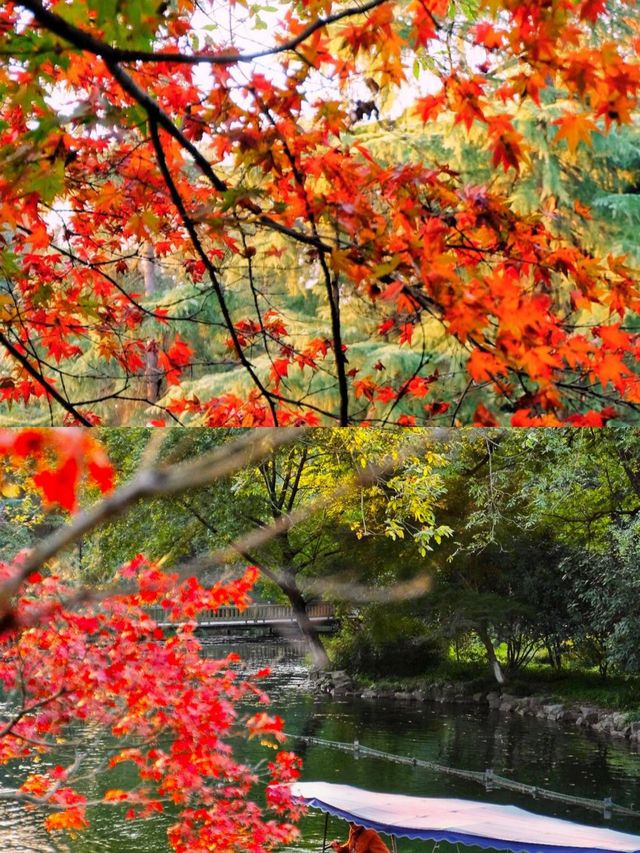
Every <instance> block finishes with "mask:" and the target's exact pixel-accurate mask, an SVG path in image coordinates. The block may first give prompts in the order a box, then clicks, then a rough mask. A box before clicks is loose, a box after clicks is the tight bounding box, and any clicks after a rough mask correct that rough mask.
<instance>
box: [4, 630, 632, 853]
mask: <svg viewBox="0 0 640 853" xmlns="http://www.w3.org/2000/svg"><path fill="white" fill-rule="evenodd" d="M207 650H208V652H209V653H211V654H212V655H215V656H219V655H222V654H223V653H226V652H227V651H231V650H234V651H238V652H239V653H240V654H241V655H242V656H243V657H244V658H245V660H247V661H248V665H249V666H250V667H253V666H255V667H256V668H258V667H262V666H264V665H265V663H269V664H271V666H272V669H273V673H272V675H271V676H270V678H269V680H268V684H267V687H268V690H269V693H270V694H271V696H272V699H273V706H274V708H275V710H277V711H278V713H280V714H281V715H282V716H283V717H284V719H285V722H286V729H287V731H290V732H292V733H305V734H308V735H314V736H316V737H321V738H326V739H328V740H337V741H347V742H351V741H353V740H354V739H357V740H359V741H360V743H361V744H363V745H366V746H372V747H375V748H377V749H383V750H385V751H387V752H392V753H397V754H399V755H410V756H415V757H417V758H424V759H431V760H433V761H437V762H439V763H442V764H448V765H451V766H455V767H461V768H465V769H469V770H484V769H486V768H492V769H493V770H494V771H495V772H496V773H499V774H501V775H504V776H511V777H513V778H514V779H517V780H519V781H523V782H527V783H529V784H533V785H539V786H544V787H549V788H553V789H554V790H559V791H565V792H568V793H574V794H576V795H578V796H585V797H594V798H598V799H599V798H604V797H612V798H613V800H614V801H615V802H616V803H620V804H624V805H628V806H632V807H635V808H638V809H639V810H640V756H639V755H638V754H637V752H634V751H632V750H631V749H630V748H629V746H628V745H627V744H626V743H625V742H617V741H613V740H609V739H605V738H602V737H598V736H595V735H592V734H587V733H584V732H581V731H576V730H573V729H571V728H564V727H561V726H558V725H555V724H551V723H544V722H542V721H539V720H533V719H531V718H521V717H515V718H509V717H501V716H499V715H498V714H491V713H489V712H488V711H484V710H481V709H476V708H466V707H463V706H459V707H456V706H442V705H433V704H430V703H427V704H424V705H416V704H403V703H398V702H393V701H391V702H389V701H386V702H383V701H365V700H361V699H349V700H346V701H334V700H332V699H330V698H327V699H324V698H322V699H318V698H315V697H313V696H312V695H311V694H310V693H309V692H308V690H307V674H306V671H305V669H304V666H303V665H302V662H301V660H300V658H299V656H298V654H297V652H296V650H295V649H291V648H290V647H287V646H284V645H282V644H280V643H278V642H276V641H274V642H264V641H260V642H259V643H247V642H244V643H242V644H241V645H238V646H234V647H233V648H232V647H231V646H230V645H229V643H228V642H227V643H225V644H224V645H219V644H217V643H214V642H212V641H209V642H208V644H207ZM295 745H296V744H295V742H294V743H293V746H295ZM107 751H108V744H107V743H106V742H105V743H102V744H98V745H97V746H96V748H95V749H94V751H93V753H92V754H91V755H90V756H89V758H88V759H87V764H90V765H91V766H92V767H93V768H94V770H95V775H94V777H93V778H92V779H90V780H88V782H87V783H86V791H87V793H88V794H89V796H91V794H92V793H94V794H96V793H98V792H99V791H100V789H101V787H102V785H103V784H105V780H104V773H103V771H101V770H99V765H100V762H101V761H103V760H104V758H105V756H106V755H107ZM301 754H302V755H303V758H304V773H303V779H305V780H324V781H329V782H341V783H344V784H350V785H356V786H360V787H363V788H368V789H370V790H376V791H390V792H397V793H404V794H413V795H417V796H444V797H451V796H455V797H463V798H468V799H481V800H484V801H489V802H494V803H508V802H510V803H513V804H515V805H520V806H522V807H524V808H528V809H530V810H531V811H536V812H539V813H543V814H549V815H553V816H557V817H564V818H569V819H572V820H575V821H578V822H583V823H591V824H599V825H607V826H610V827H611V828H615V829H623V830H626V831H628V832H633V833H637V834H640V821H636V820H633V819H627V820H625V819H622V818H615V819H614V820H613V821H606V822H605V821H604V820H603V819H602V818H601V816H600V815H598V814H596V813H594V812H591V811H584V810H582V809H579V808H571V807H568V806H564V805H561V804H557V803H552V802H548V801H545V800H532V799H531V798H530V797H525V796H518V795H515V794H512V793H510V792H501V791H492V792H486V791H485V790H484V788H483V787H482V786H480V785H477V784H475V783H473V782H467V781H465V780H461V779H456V778H453V777H450V776H441V775H435V774H433V773H431V772H430V771H427V770H424V769H421V768H416V767H410V766H409V767H407V766H403V765H395V764H391V763H388V762H385V761H382V760H380V759H373V758H366V757H360V758H355V757H354V756H353V755H350V754H348V753H342V752H339V751H335V750H328V749H325V748H322V747H319V746H309V747H307V748H304V749H303V752H302V753H301ZM42 766H44V763H43V765H39V766H35V765H33V764H30V763H24V764H23V765H22V766H18V767H16V768H15V772H16V773H19V774H20V776H21V777H22V778H24V775H26V773H28V772H31V771H34V770H38V769H40V768H41V767H42ZM120 772H121V774H123V775H122V776H121V777H120V779H118V780H114V779H113V777H111V778H110V779H109V782H108V787H126V781H127V779H126V769H123V770H121V771H120ZM7 782H10V778H7V776H5V777H4V779H2V778H1V777H0V784H2V783H7ZM116 782H117V784H116ZM165 821H166V818H162V817H160V818H154V819H153V820H152V821H132V822H125V821H124V820H121V819H120V816H119V815H118V813H117V812H116V810H114V809H107V808H98V809H95V810H94V811H93V813H92V815H91V828H90V829H89V830H88V831H87V832H84V833H82V834H81V835H78V837H77V838H75V839H72V840H70V841H69V840H67V841H64V842H62V841H55V840H53V839H52V838H51V836H47V834H46V833H45V832H44V831H43V830H42V829H41V816H37V815H35V814H29V813H27V812H25V810H24V809H23V808H22V806H16V807H12V806H8V805H6V804H3V805H2V807H1V808H0V849H2V850H6V851H20V853H30V852H31V851H34V853H35V851H37V853H54V851H60V853H67V851H73V853H125V851H126V853H156V852H157V853H165V851H167V850H168V846H167V844H166V840H165V830H166V822H165ZM301 829H302V839H301V840H300V841H299V842H297V844H296V845H295V846H292V847H288V848H286V853H311V852H312V851H313V853H315V851H319V850H320V849H321V847H322V835H323V829H324V817H323V816H320V815H317V814H311V813H310V814H309V816H308V817H306V818H305V820H304V821H303V823H302V825H301ZM345 830H346V824H344V823H343V822H341V821H339V820H337V819H335V818H331V820H330V826H329V838H330V839H333V838H335V837H344V836H345ZM398 847H399V851H400V853H427V851H428V850H429V851H430V849H431V845H428V844H425V843H421V842H409V841H404V840H401V841H400V842H399V845H398ZM440 850H441V851H443V850H444V845H441V847H440Z"/></svg>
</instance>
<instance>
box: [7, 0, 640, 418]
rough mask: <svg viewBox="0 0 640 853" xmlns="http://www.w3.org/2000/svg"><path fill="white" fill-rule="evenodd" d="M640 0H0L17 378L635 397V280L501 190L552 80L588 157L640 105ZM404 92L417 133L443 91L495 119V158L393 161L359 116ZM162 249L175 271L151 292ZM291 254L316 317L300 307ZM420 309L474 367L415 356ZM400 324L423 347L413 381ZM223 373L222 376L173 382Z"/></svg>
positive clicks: (615, 412)
mask: <svg viewBox="0 0 640 853" xmlns="http://www.w3.org/2000/svg"><path fill="white" fill-rule="evenodd" d="M636 7H637V4H636V2H635V0H524V2H522V1H521V0H477V2H473V3H463V2H459V0H452V2H450V0H408V2H404V1H403V2H401V0H369V2H367V3H364V4H360V5H355V4H354V5H351V4H349V3H348V2H342V3H340V2H334V0H299V2H291V3H286V4H283V5H280V6H278V7H277V8H276V7H268V6H267V7H263V6H260V5H259V4H256V3H252V2H240V0H238V2H229V3H224V2H211V0H205V2H204V3H195V2H193V0H170V2H163V3H158V2H157V0H132V2H128V3H126V4H118V3H116V2H105V0H70V2H47V3H42V2H40V0H22V2H5V3H3V5H2V10H1V13H0V14H1V18H0V26H1V27H2V32H3V50H2V56H3V65H2V71H0V87H1V91H2V106H1V107H0V120H1V124H0V186H1V187H2V221H3V230H2V236H1V237H0V239H1V240H2V243H3V246H2V256H1V263H2V270H3V278H4V281H5V283H4V286H3V293H2V295H1V300H2V304H1V312H2V316H1V320H2V330H1V331H0V344H2V346H3V347H4V350H5V355H6V364H7V369H6V375H4V376H3V377H2V378H1V381H0V386H1V388H0V393H1V394H2V396H3V398H4V399H5V400H6V401H12V402H13V403H21V402H23V403H26V404H29V403H30V402H31V403H33V402H34V398H38V397H39V398H43V397H44V398H47V399H48V400H49V401H50V403H51V405H52V407H53V408H52V412H53V414H52V419H53V420H55V419H57V418H58V415H57V414H55V413H56V412H61V411H62V410H64V412H63V413H64V414H65V416H66V418H67V419H68V421H69V422H81V423H85V424H87V423H95V422H96V421H97V420H98V419H99V416H100V413H101V414H102V416H103V417H106V419H107V420H108V421H109V422H111V423H119V422H121V421H122V420H123V419H124V418H125V417H133V416H131V413H130V411H128V410H127V411H126V410H125V408H124V407H125V406H126V403H127V401H129V402H130V401H132V400H138V401H143V402H144V403H145V404H147V405H148V409H147V413H146V414H145V415H144V417H145V418H152V419H153V420H154V421H156V420H157V421H158V423H163V422H168V421H170V419H173V420H174V421H178V422H194V421H195V422H199V423H202V424H205V425H210V426H237V425H245V426H254V425H256V426H258V425H268V424H275V425H285V424H300V423H309V424H318V423H338V424H344V425H346V424H349V423H356V422H365V423H367V422H369V423H379V422H389V421H390V422H393V423H399V424H406V425H411V424H414V423H418V424H420V423H424V422H431V421H432V420H433V419H436V420H438V419H439V420H443V419H446V420H449V421H451V422H453V423H454V424H456V423H460V422H461V418H465V419H466V422H469V421H471V422H474V423H477V424H483V425H492V424H496V423H498V422H505V421H506V422H507V423H511V424H513V425H527V424H534V425H538V424H557V423H559V422H563V421H565V422H569V423H571V424H574V425H586V424H591V425H599V424H603V423H605V422H606V421H608V420H610V419H611V418H614V417H625V416H627V415H629V416H632V415H633V413H634V412H635V411H636V409H637V405H638V403H639V402H640V390H639V389H638V377H637V369H636V362H637V353H638V347H639V346H640V339H639V338H638V333H637V331H636V329H637V327H638V322H637V314H638V310H639V308H640V292H639V288H638V280H637V276H636V274H635V273H634V271H633V269H632V268H631V267H630V265H629V263H628V261H627V259H625V258H624V257H621V256H617V255H616V254H614V253H607V250H606V247H602V246H601V247H599V248H597V249H595V248H594V247H593V246H590V245H587V244H586V243H585V242H584V241H583V240H582V239H581V223H584V222H585V221H586V220H587V219H588V217H590V216H591V213H590V211H589V209H588V208H586V207H585V206H584V205H583V204H580V203H579V202H577V201H576V203H575V205H574V206H572V207H570V209H569V210H568V211H566V210H565V211H564V212H563V211H561V210H559V209H553V208H550V207H549V206H548V205H546V206H545V205H543V204H542V203H541V204H540V205H539V206H538V208H537V209H536V210H534V211H533V212H531V213H522V212H519V211H518V210H517V209H516V208H515V207H514V206H513V205H512V203H511V192H510V191H511V189H512V187H513V185H515V184H516V183H517V181H518V179H519V177H520V176H521V175H522V174H523V173H525V172H526V171H527V170H528V169H529V168H530V164H531V162H532V160H533V159H534V158H535V145H532V143H531V142H530V141H528V140H526V139H525V137H524V136H523V134H522V133H521V131H520V130H519V127H518V116H519V113H520V111H521V110H522V109H523V108H524V107H525V106H530V105H533V107H536V106H541V105H543V104H545V103H546V102H547V101H548V100H549V99H552V100H553V99H555V100H556V101H557V103H558V105H559V107H558V110H559V111H558V116H557V118H556V119H555V120H553V122H551V123H547V122H546V121H542V120H541V121H540V128H539V133H540V134H541V135H544V136H545V138H548V139H549V138H550V139H551V140H552V141H553V144H554V146H556V148H557V150H558V151H564V152H566V153H567V154H568V155H569V156H570V157H574V159H575V161H576V162H575V166H576V168H577V169H578V170H579V169H580V155H581V154H582V153H584V151H585V150H587V149H588V147H589V146H590V145H591V143H592V139H593V135H594V134H607V133H608V132H609V131H610V130H611V128H617V127H619V126H622V125H632V124H633V123H634V122H635V121H636V120H637V115H638V110H637V107H638V104H637V98H638V91H639V88H640V62H639V61H638V58H637V54H638V47H639V46H640V30H639V28H638V25H639V22H638V14H637V8H636ZM261 16H263V17H261ZM261 32H262V36H261ZM243 33H244V36H243ZM261 37H262V39H263V43H264V44H266V46H262V47H258V48H257V49H253V48H248V47H247V44H249V43H250V44H253V45H255V43H256V42H258V40H259V39H260V38H261ZM411 69H414V71H415V76H414V77H412V75H411ZM396 102H401V103H404V104H405V105H407V106H406V110H408V112H409V113H410V115H411V116H413V118H414V122H415V123H414V133H415V134H420V132H421V130H420V128H421V127H423V126H424V129H425V133H426V132H427V131H428V129H429V128H430V127H431V126H433V125H435V124H436V123H437V122H438V121H439V119H440V118H441V117H442V116H443V115H444V114H447V115H449V116H451V117H452V118H453V122H454V125H460V126H462V127H464V128H466V129H467V131H469V132H471V131H474V132H479V133H480V137H479V138H480V140H481V142H480V143H479V145H480V147H481V148H482V149H483V150H484V151H486V154H487V158H488V165H489V168H490V169H493V171H494V178H492V179H490V180H482V181H481V182H479V183H478V182H474V181H473V176H471V175H463V174H461V173H460V172H458V171H456V170H455V169H452V168H451V167H450V166H449V165H448V164H447V163H442V162H437V161H429V162H427V161H426V160H425V158H424V157H420V156H404V157H403V158H402V159H401V160H399V161H398V162H393V161H390V160H389V158H387V159H384V158H382V157H381V156H379V155H377V154H376V153H375V151H374V150H373V148H372V147H370V146H367V144H366V143H365V142H363V141H361V140H359V138H358V135H357V132H356V131H357V126H362V123H363V122H364V123H366V122H369V123H375V122H376V121H379V123H380V125H381V126H382V127H384V126H385V122H386V123H387V124H389V123H392V122H391V119H389V116H391V115H392V112H393V109H394V108H395V107H394V104H395V103H396ZM567 216H569V217H573V219H570V221H572V222H573V223H574V227H573V228H572V230H571V231H570V232H569V233H568V234H567V229H566V228H565V229H561V228H559V222H560V220H563V222H566V217H567ZM163 264H164V265H166V266H165V267H164V268H165V269H169V268H170V265H171V264H174V268H176V269H177V270H179V275H180V276H181V282H182V286H183V287H184V286H185V281H186V282H187V284H188V287H187V289H186V290H184V289H183V290H180V289H179V288H178V289H177V290H171V291H170V293H169V297H168V296H167V293H166V292H163V293H162V294H161V295H160V294H159V293H158V291H157V282H154V280H153V275H151V274H150V272H149V270H150V268H151V267H154V266H155V268H156V270H158V269H162V268H163ZM286 267H293V268H294V269H296V270H298V272H297V277H298V280H299V282H298V284H299V286H300V288H301V290H303V291H304V290H305V288H307V289H308V290H309V291H310V292H312V293H313V294H314V298H315V300H316V301H315V303H314V305H315V306H316V309H317V312H318V318H317V319H316V318H314V317H310V316H307V317H304V316H302V318H300V317H297V318H295V319H292V317H291V316H290V315H291V313H292V312H290V311H289V309H288V307H287V302H286V299H285V298H284V293H283V291H284V289H285V288H284V284H283V282H282V281H280V280H279V278H278V272H279V270H281V269H285V268H286ZM143 279H144V280H143ZM347 314H349V315H350V316H352V317H353V316H357V317H358V319H359V321H360V322H361V324H362V323H364V324H365V327H366V328H363V327H362V325H361V326H360V327H359V332H358V334H359V335H360V344H362V343H363V342H364V341H368V340H369V339H371V340H373V341H374V342H375V341H378V342H379V344H380V349H379V350H376V348H375V347H373V348H371V349H369V350H366V351H364V350H363V349H362V346H356V344H358V341H357V340H355V339H353V335H352V333H351V332H350V331H349V330H348V329H347V328H346V325H347V324H346V322H345V316H346V315H347ZM303 315H304V311H303ZM434 329H438V330H440V332H441V333H443V335H444V346H445V348H447V347H448V349H449V350H450V353H451V356H452V359H454V360H456V359H457V361H456V362H455V363H457V364H458V365H459V366H460V371H462V373H463V379H462V380H461V381H459V382H454V380H453V378H452V375H448V374H446V373H443V372H440V371H438V370H434V369H433V368H432V367H431V366H430V365H429V357H428V354H429V347H430V336H431V337H432V336H433V334H434V331H433V330H434ZM390 344H393V345H394V346H397V347H406V348H407V349H412V350H413V351H414V353H415V354H416V359H415V360H414V367H412V368H411V369H410V370H409V371H407V372H405V374H404V375H403V374H402V373H401V372H400V373H399V372H398V371H394V372H392V371H389V372H388V373H387V371H386V368H387V365H386V364H385V360H384V358H383V357H382V356H381V355H380V353H383V352H384V348H385V346H389V345H390ZM372 353H373V354H372ZM421 353H422V355H421ZM452 363H453V362H452ZM460 371H459V372H460ZM212 373H213V374H217V373H220V374H222V376H223V379H222V380H221V384H219V385H218V386H217V387H218V389H219V390H218V392H217V393H215V394H211V393H209V394H208V395H203V394H202V393H201V392H200V391H199V390H198V387H197V383H196V384H193V383H192V384H191V385H189V384H187V383H186V380H187V379H191V378H193V377H194V376H195V377H201V376H204V375H209V374H212ZM227 375H229V376H230V377H232V381H231V380H230V384H228V385H226V386H225V380H224V376H227ZM238 375H240V376H241V379H240V380H239V379H238ZM79 379H82V383H80V384H78V382H77V380H79ZM74 380H75V381H76V385H74ZM74 388H75V390H73V389H74ZM79 389H80V390H79ZM467 399H471V400H472V401H473V403H472V405H471V407H469V404H468V403H467ZM463 402H464V403H465V405H462V404H463ZM154 408H155V411H156V414H149V412H153V411H154ZM158 410H160V411H158ZM135 411H136V412H137V414H136V415H135V416H136V417H137V416H138V415H139V414H140V409H137V410H135ZM465 413H466V414H465Z"/></svg>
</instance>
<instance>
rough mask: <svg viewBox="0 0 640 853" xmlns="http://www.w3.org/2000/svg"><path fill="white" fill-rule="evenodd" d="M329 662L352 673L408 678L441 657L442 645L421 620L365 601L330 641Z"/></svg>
mask: <svg viewBox="0 0 640 853" xmlns="http://www.w3.org/2000/svg"><path fill="white" fill-rule="evenodd" d="M329 651H330V655H331V659H332V661H333V664H334V665H335V666H336V667H337V668H339V669H345V670H347V672H349V673H351V674H352V675H361V676H371V677H373V678H384V677H389V676H391V677H400V678H410V677H413V676H419V675H424V674H426V673H427V672H428V671H430V670H432V669H434V668H436V667H437V666H439V665H440V663H441V662H442V661H443V660H444V657H445V649H444V648H443V646H442V644H441V643H440V642H439V641H438V640H436V639H434V638H433V636H432V635H430V633H429V632H428V630H427V628H426V626H425V624H424V622H423V621H422V620H421V619H419V618H418V617H416V616H413V615H411V614H407V613H403V612H402V610H401V609H398V608H393V607H390V606H388V605H386V606H384V605H379V604H376V605H369V606H367V607H366V608H364V609H363V611H362V612H361V613H360V614H359V615H358V617H357V618H354V619H351V620H350V621H349V622H348V623H346V624H344V625H343V627H342V630H341V631H340V634H338V636H337V637H335V638H334V639H333V640H332V641H331V643H330V649H329Z"/></svg>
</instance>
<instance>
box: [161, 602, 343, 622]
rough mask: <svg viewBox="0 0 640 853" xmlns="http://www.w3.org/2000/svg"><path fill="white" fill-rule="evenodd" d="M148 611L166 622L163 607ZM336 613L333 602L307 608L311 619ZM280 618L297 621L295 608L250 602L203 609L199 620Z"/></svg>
mask: <svg viewBox="0 0 640 853" xmlns="http://www.w3.org/2000/svg"><path fill="white" fill-rule="evenodd" d="M147 612H148V613H149V615H150V616H151V618H152V619H155V621H156V622H166V621H168V619H167V612H166V610H164V608H162V607H149V608H148V610H147ZM333 615H334V608H333V605H332V604H328V603H326V602H322V603H320V604H312V605H311V606H310V607H308V608H307V616H309V618H311V619H331V618H333ZM279 620H290V621H292V622H293V621H295V616H294V613H293V608H292V607H288V606H287V605H286V604H250V605H249V606H248V607H245V608H244V610H241V609H240V608H239V607H227V606H225V607H218V608H217V609H216V610H202V611H201V612H200V614H199V615H198V618H197V621H198V622H206V623H215V622H237V623H238V624H245V625H246V624H256V625H259V624H261V623H268V622H276V621H279Z"/></svg>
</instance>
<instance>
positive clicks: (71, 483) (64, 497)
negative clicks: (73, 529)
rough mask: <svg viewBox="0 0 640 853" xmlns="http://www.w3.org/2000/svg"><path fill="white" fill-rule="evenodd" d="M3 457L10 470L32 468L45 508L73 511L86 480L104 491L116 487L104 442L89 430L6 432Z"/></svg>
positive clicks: (0, 437)
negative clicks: (101, 442) (51, 507)
mask: <svg viewBox="0 0 640 853" xmlns="http://www.w3.org/2000/svg"><path fill="white" fill-rule="evenodd" d="M0 458H1V459H2V460H3V461H4V462H5V464H6V465H7V466H8V467H9V468H10V467H11V466H15V467H17V468H19V469H20V470H24V469H25V468H26V467H28V468H29V470H30V473H31V477H32V481H33V483H34V484H35V486H36V487H37V488H38V489H39V491H40V492H41V494H42V497H43V500H44V503H45V506H60V507H62V509H66V510H68V511H69V512H73V511H74V510H75V508H76V506H77V501H78V490H79V488H80V485H81V483H82V482H83V481H85V482H87V483H88V484H91V485H94V486H96V487H97V488H98V489H99V490H100V491H101V492H108V491H110V490H111V488H112V487H113V482H114V477H115V472H114V469H113V466H112V465H111V463H110V462H109V459H108V457H107V454H106V453H105V451H104V448H103V447H102V445H101V444H100V442H99V441H97V439H96V438H95V437H94V436H92V435H91V434H90V433H89V432H88V431H87V430H83V429H77V428H76V429H73V428H65V429H26V430H12V429H2V430H0Z"/></svg>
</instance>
